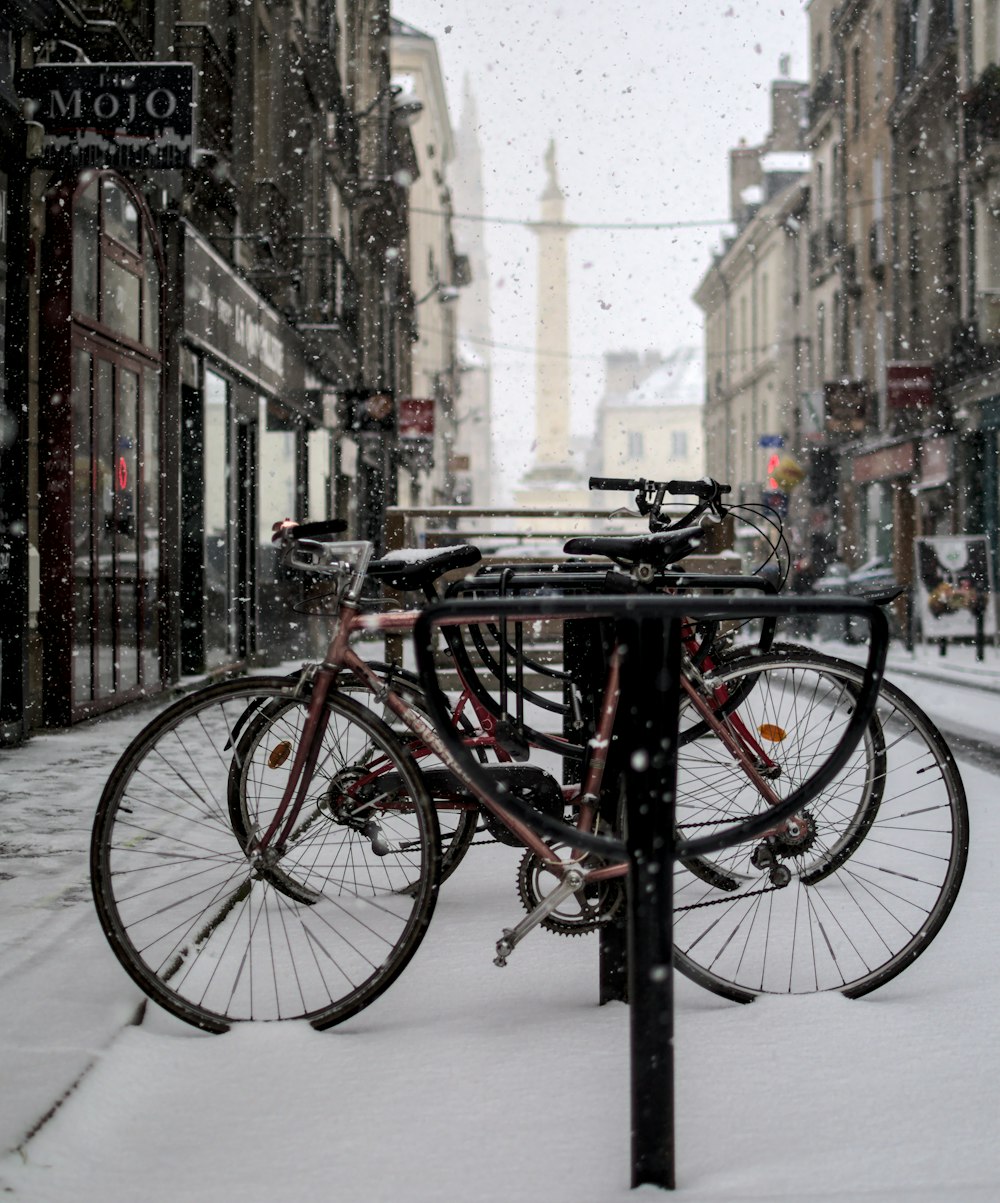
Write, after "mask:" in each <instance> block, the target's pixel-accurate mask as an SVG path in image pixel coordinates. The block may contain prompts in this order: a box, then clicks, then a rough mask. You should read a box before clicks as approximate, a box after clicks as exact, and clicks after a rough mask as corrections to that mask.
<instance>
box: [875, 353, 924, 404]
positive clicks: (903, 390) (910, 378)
mask: <svg viewBox="0 0 1000 1203" xmlns="http://www.w3.org/2000/svg"><path fill="white" fill-rule="evenodd" d="M933 400H934V365H933V364H932V363H902V362H896V363H890V364H887V365H886V369H885V403H886V405H887V406H888V408H889V409H915V408H919V407H921V406H925V405H930V403H931V402H932V401H933Z"/></svg>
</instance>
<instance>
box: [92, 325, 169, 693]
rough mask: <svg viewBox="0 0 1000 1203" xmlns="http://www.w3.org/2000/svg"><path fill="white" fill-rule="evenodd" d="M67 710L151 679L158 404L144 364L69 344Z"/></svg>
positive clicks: (155, 672) (155, 640)
mask: <svg viewBox="0 0 1000 1203" xmlns="http://www.w3.org/2000/svg"><path fill="white" fill-rule="evenodd" d="M73 369H74V370H73V389H72V427H73V447H74V456H73V488H72V500H71V506H72V531H73V603H72V604H73V646H72V682H73V684H72V702H73V707H74V709H75V710H80V709H81V708H82V709H84V710H86V709H90V708H93V706H94V704H95V703H103V702H106V701H108V700H110V699H112V698H115V697H119V696H123V695H124V696H127V695H129V694H135V693H137V692H138V691H139V690H140V689H141V688H143V687H144V686H147V685H152V684H154V683H156V682H158V681H159V675H160V649H159V562H158V554H157V552H158V548H159V421H158V414H159V405H158V373H157V371H156V370H155V368H153V367H152V366H150V365H146V364H143V363H141V362H140V361H138V360H133V359H131V358H128V357H125V356H120V355H116V354H114V352H112V351H110V350H109V349H107V348H104V347H100V346H98V345H97V344H95V343H90V342H89V341H85V340H81V342H80V344H79V345H78V346H77V347H76V349H75V351H74V363H73Z"/></svg>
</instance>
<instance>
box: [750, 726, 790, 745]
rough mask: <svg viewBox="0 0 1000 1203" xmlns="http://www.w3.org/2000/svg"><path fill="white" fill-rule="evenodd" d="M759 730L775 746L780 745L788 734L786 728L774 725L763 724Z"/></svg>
mask: <svg viewBox="0 0 1000 1203" xmlns="http://www.w3.org/2000/svg"><path fill="white" fill-rule="evenodd" d="M757 730H758V731H759V732H760V733H761V735H763V737H764V738H765V739H769V740H770V741H771V743H773V744H780V743H781V741H782V740H783V739H784V738H785V736H786V735H787V734H788V732H787V731H786V730H785V728H784V727H778V726H775V724H774V723H761V725H760V726H759V727H758V728H757Z"/></svg>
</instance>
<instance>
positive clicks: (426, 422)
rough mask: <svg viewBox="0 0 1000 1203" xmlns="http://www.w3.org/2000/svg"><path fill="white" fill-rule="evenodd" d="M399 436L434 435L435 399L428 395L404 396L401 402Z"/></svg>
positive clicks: (426, 436)
mask: <svg viewBox="0 0 1000 1203" xmlns="http://www.w3.org/2000/svg"><path fill="white" fill-rule="evenodd" d="M399 437H400V438H401V439H432V438H433V437H434V401H433V399H432V398H428V397H403V398H401V400H400V402H399Z"/></svg>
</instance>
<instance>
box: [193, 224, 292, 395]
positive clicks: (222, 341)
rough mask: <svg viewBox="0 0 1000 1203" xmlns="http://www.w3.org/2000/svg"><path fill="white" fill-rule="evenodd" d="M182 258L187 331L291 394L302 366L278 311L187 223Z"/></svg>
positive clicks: (270, 388)
mask: <svg viewBox="0 0 1000 1203" xmlns="http://www.w3.org/2000/svg"><path fill="white" fill-rule="evenodd" d="M184 258H185V265H184V267H185V271H184V274H185V279H186V283H185V287H184V333H185V335H186V336H187V337H188V338H190V339H192V340H193V341H195V342H197V343H198V344H199V345H201V346H202V347H204V348H205V349H207V350H210V351H212V352H213V353H214V354H216V355H217V356H218V357H219V358H220V359H222V360H223V361H224V362H225V363H226V364H227V365H229V366H231V367H233V368H235V369H236V370H237V371H239V372H241V373H243V374H244V375H246V376H248V377H250V378H251V379H252V380H254V381H256V382H257V383H258V384H259V385H260V386H261V387H262V388H263V389H265V390H266V391H267V392H270V393H273V394H275V395H276V396H282V395H285V396H289V395H291V392H292V390H293V389H294V388H295V387H296V386H297V385H299V384H300V383H301V371H302V365H301V363H300V362H298V357H297V356H296V355H295V354H294V346H293V343H292V339H291V336H290V334H289V332H288V328H287V326H286V324H285V322H284V321H283V319H282V318H281V316H280V315H279V314H278V313H277V311H276V310H274V309H271V308H270V307H269V306H268V305H266V304H265V303H264V302H263V301H262V299H261V297H260V296H259V295H258V294H257V293H256V292H255V291H254V290H253V289H252V288H251V287H250V285H249V284H246V283H244V281H243V280H241V279H240V278H239V276H237V275H236V273H235V272H234V271H233V269H232V268H231V267H230V266H229V265H228V264H227V263H226V262H225V260H223V259H221V258H219V257H218V255H217V254H216V253H215V251H214V250H212V248H211V247H209V246H208V245H207V244H206V243H205V242H204V241H203V240H202V239H201V238H199V237H198V235H197V234H195V232H194V231H193V230H192V229H191V228H190V227H188V228H186V230H185V238H184Z"/></svg>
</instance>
